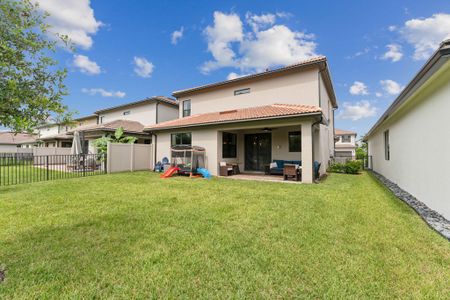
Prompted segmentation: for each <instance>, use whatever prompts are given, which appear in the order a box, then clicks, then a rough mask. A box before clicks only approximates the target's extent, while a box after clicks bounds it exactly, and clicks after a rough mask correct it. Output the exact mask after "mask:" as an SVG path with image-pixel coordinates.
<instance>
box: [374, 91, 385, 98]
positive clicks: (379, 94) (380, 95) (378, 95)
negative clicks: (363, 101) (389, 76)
mask: <svg viewBox="0 0 450 300" xmlns="http://www.w3.org/2000/svg"><path fill="white" fill-rule="evenodd" d="M375 96H377V97H378V98H380V97H383V93H380V92H376V93H375Z"/></svg>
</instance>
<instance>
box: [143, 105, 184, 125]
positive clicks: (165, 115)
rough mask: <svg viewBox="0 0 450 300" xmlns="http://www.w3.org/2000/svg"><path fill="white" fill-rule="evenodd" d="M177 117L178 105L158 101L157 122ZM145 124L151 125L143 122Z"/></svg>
mask: <svg viewBox="0 0 450 300" xmlns="http://www.w3.org/2000/svg"><path fill="white" fill-rule="evenodd" d="M177 118H178V107H176V106H173V105H168V104H164V103H160V104H159V106H158V123H161V122H165V121H170V120H174V119H177ZM144 124H145V125H151V124H147V123H144Z"/></svg>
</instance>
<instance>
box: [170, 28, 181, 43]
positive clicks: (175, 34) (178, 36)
mask: <svg viewBox="0 0 450 300" xmlns="http://www.w3.org/2000/svg"><path fill="white" fill-rule="evenodd" d="M183 33H184V27H183V26H181V28H180V30H175V31H174V32H172V39H171V41H172V44H173V45H176V44H177V43H178V41H179V40H180V39H181V38H182V37H183Z"/></svg>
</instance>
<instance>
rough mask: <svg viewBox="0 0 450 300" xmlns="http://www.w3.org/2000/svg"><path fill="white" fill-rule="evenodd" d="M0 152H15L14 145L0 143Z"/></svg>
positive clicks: (15, 147)
mask: <svg viewBox="0 0 450 300" xmlns="http://www.w3.org/2000/svg"><path fill="white" fill-rule="evenodd" d="M0 153H17V146H16V145H0Z"/></svg>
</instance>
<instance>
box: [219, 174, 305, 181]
mask: <svg viewBox="0 0 450 300" xmlns="http://www.w3.org/2000/svg"><path fill="white" fill-rule="evenodd" d="M219 177H220V178H228V179H239V180H253V181H269V182H270V181H271V182H285V183H302V182H301V181H295V180H292V179H289V180H283V176H282V175H265V174H264V173H241V174H236V175H231V176H219Z"/></svg>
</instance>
